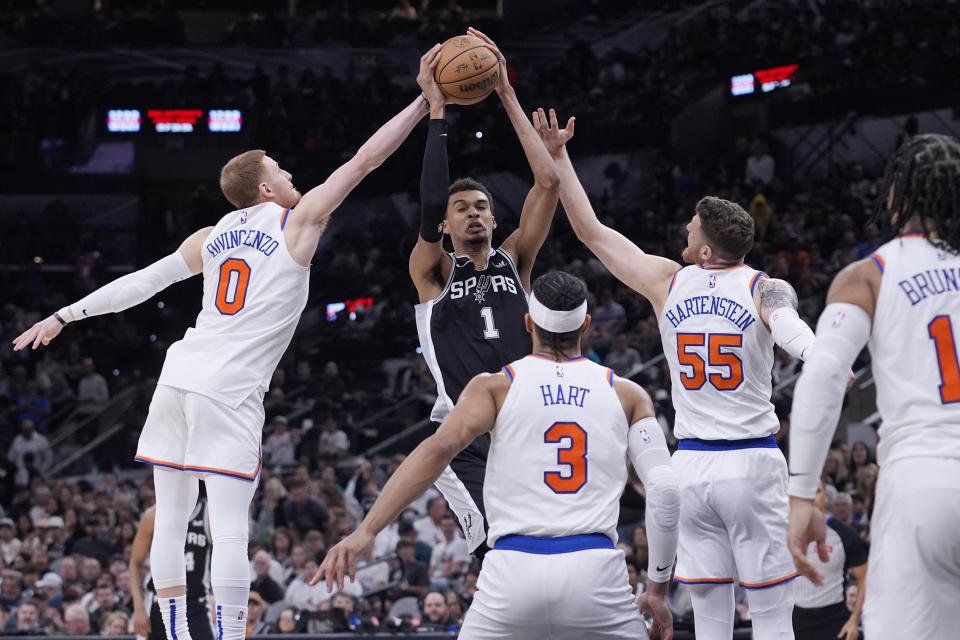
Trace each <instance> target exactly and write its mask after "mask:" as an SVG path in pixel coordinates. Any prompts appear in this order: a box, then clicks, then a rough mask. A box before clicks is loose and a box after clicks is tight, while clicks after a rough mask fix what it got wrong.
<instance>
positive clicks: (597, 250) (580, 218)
mask: <svg viewBox="0 0 960 640" xmlns="http://www.w3.org/2000/svg"><path fill="white" fill-rule="evenodd" d="M541 112H542V110H541ZM572 124H573V122H572V121H570V122H568V126H572ZM534 127H535V128H536V130H537V132H538V133H539V134H540V137H541V139H542V140H543V144H544V146H545V147H546V148H547V150H548V151H550V155H551V157H552V159H553V161H554V162H555V163H556V164H557V170H558V174H559V176H560V202H562V203H563V208H564V211H566V213H567V219H568V220H569V221H570V226H571V227H573V230H574V232H575V233H576V234H577V238H579V239H580V241H581V242H583V243H584V244H585V245H587V248H588V249H590V251H591V252H593V254H594V255H595V256H597V258H599V260H600V262H602V263H603V266H605V267H606V268H607V269H609V270H610V272H611V273H612V274H613V275H614V276H616V277H617V279H618V280H620V282H622V283H624V284H625V285H627V286H628V287H630V288H631V289H633V290H634V291H636V292H637V293H639V294H640V295H642V296H643V297H645V298H646V299H647V300H649V301H650V304H652V305H653V307H654V310H655V311H656V312H657V315H658V316H659V314H660V310H661V309H662V308H663V304H664V302H666V299H667V293H668V292H667V289H668V287H669V284H670V280H671V279H672V278H673V275H674V274H675V273H676V272H677V271H678V270H679V269H680V265H679V264H677V263H676V262H674V261H673V260H670V259H668V258H663V257H661V256H653V255H650V254H648V253H645V252H644V251H643V250H642V249H640V247H638V246H637V245H635V244H634V243H633V242H631V241H630V240H628V239H627V238H626V237H625V236H624V235H623V234H621V233H620V232H618V231H616V230H615V229H611V228H610V227H608V226H606V225H604V224H603V223H601V222H600V220H598V219H597V214H596V212H594V210H593V205H591V204H590V199H589V198H588V197H587V192H586V191H584V189H583V185H582V184H581V183H580V180H579V178H577V172H576V170H575V169H574V168H573V163H572V162H571V161H570V156H569V154H568V153H567V149H566V141H565V140H562V138H563V137H564V136H565V135H566V133H565V131H566V130H565V129H558V128H557V127H556V124H555V120H552V121H551V122H549V123H548V122H546V121H545V120H544V119H541V118H538V119H537V120H535V121H534Z"/></svg>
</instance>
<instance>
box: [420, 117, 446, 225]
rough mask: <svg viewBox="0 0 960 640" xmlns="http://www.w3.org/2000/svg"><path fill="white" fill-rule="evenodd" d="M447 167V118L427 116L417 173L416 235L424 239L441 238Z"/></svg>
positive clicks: (444, 213) (444, 209)
mask: <svg viewBox="0 0 960 640" xmlns="http://www.w3.org/2000/svg"><path fill="white" fill-rule="evenodd" d="M449 188H450V168H449V167H448V166H447V121H446V120H443V119H442V118H437V119H431V120H430V125H429V127H428V129H427V145H426V148H424V150H423V168H422V169H421V172H420V237H421V238H423V239H424V240H426V241H427V242H440V240H442V239H443V230H442V225H443V218H444V216H445V215H446V213H447V200H448V199H449V194H448V190H449Z"/></svg>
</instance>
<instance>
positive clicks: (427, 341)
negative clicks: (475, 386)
mask: <svg viewBox="0 0 960 640" xmlns="http://www.w3.org/2000/svg"><path fill="white" fill-rule="evenodd" d="M450 258H451V259H452V260H453V267H452V268H451V270H450V278H449V280H448V281H447V286H446V287H445V288H444V290H443V293H441V294H440V296H439V297H437V298H436V299H435V300H430V301H428V302H423V303H420V304H418V305H417V307H416V312H417V332H418V334H419V336H420V347H421V349H422V350H423V356H424V358H425V359H426V361H427V366H428V367H429V368H430V373H432V374H433V378H434V380H436V381H437V391H438V394H437V404H436V405H435V406H434V408H433V413H432V415H431V419H433V420H434V421H436V422H440V421H442V420H443V418H444V417H445V416H446V415H447V413H449V411H450V409H452V408H453V405H454V404H455V403H456V401H457V398H459V397H460V392H461V391H463V387H464V386H466V384H467V383H468V382H469V381H470V379H471V378H473V376H475V375H477V374H478V373H484V372H487V373H489V372H493V371H498V370H499V369H500V368H501V367H502V366H503V365H505V364H506V363H508V362H512V361H513V360H516V359H518V358H522V357H523V356H524V355H525V354H527V353H530V334H528V333H527V332H526V329H525V328H524V326H523V316H524V314H525V313H526V312H527V294H526V292H524V290H523V287H522V286H521V284H520V276H519V274H518V273H517V269H516V266H515V265H514V263H513V259H512V258H511V257H510V255H509V254H508V253H507V252H506V251H504V250H503V249H497V250H495V251H491V252H490V255H489V256H488V257H487V264H486V267H485V268H483V269H479V270H478V269H476V268H475V267H474V264H473V262H472V261H471V260H470V258H468V257H467V256H455V255H453V254H450Z"/></svg>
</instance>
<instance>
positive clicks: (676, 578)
mask: <svg viewBox="0 0 960 640" xmlns="http://www.w3.org/2000/svg"><path fill="white" fill-rule="evenodd" d="M673 580H674V582H679V583H681V584H733V578H681V577H680V576H677V575H675V576H673Z"/></svg>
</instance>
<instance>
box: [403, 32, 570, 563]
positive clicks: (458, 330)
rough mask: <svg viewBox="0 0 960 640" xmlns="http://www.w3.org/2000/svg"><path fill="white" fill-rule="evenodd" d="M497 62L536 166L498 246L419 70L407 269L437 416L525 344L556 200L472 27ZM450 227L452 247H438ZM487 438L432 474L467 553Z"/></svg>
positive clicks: (480, 517) (475, 536)
mask: <svg viewBox="0 0 960 640" xmlns="http://www.w3.org/2000/svg"><path fill="white" fill-rule="evenodd" d="M470 34H471V35H473V36H476V37H478V38H481V39H483V40H484V41H485V42H486V43H487V45H488V46H489V47H490V49H491V51H492V52H493V53H494V54H495V55H496V56H497V59H498V60H499V63H500V73H499V81H498V84H497V87H496V91H497V94H498V95H499V96H500V100H501V101H502V102H503V106H504V108H505V109H506V111H507V115H508V116H509V117H510V122H511V123H512V124H513V128H514V130H515V131H516V133H517V137H518V138H519V139H520V144H521V145H522V146H523V151H524V153H525V154H526V156H527V161H528V162H529V163H530V168H531V169H532V170H533V179H534V183H533V187H532V188H531V189H530V192H529V193H528V194H527V198H526V200H525V201H524V203H523V209H522V211H521V213H520V225H519V227H518V228H517V230H516V231H514V232H513V233H512V234H510V236H509V237H508V238H507V239H506V240H505V241H504V243H503V244H502V245H501V246H500V247H499V248H498V249H496V250H494V249H493V246H492V241H493V230H494V229H495V228H496V226H497V223H496V220H495V219H494V215H493V201H492V199H491V196H490V192H489V191H487V188H486V187H484V186H483V185H482V184H480V183H479V182H477V181H476V180H473V179H472V178H461V179H459V180H457V181H456V182H454V183H453V184H450V177H449V170H448V167H447V123H446V121H445V120H444V119H443V118H444V104H445V98H444V95H443V93H442V92H441V91H440V88H439V87H438V86H437V84H436V82H435V81H434V79H433V76H430V77H424V76H420V78H419V81H420V86H421V87H422V88H423V92H424V95H425V96H426V97H427V100H428V101H429V103H430V130H429V133H428V134H427V143H426V149H425V150H424V154H423V173H422V175H421V178H420V200H421V203H420V206H421V221H420V235H419V237H418V238H417V244H416V246H415V247H414V248H413V252H412V253H411V254H410V277H411V278H412V279H413V283H414V285H415V286H416V288H417V294H418V295H419V298H420V303H419V304H418V305H417V307H416V314H417V332H418V333H419V336H420V346H421V348H422V349H423V356H424V358H425V360H426V362H427V365H428V366H429V368H430V372H431V373H432V374H433V377H434V380H436V382H437V402H436V405H435V406H434V408H433V412H432V414H431V416H430V417H431V419H432V420H433V421H434V423H436V424H437V425H439V424H440V423H441V422H442V421H443V419H444V418H445V417H446V415H447V413H449V412H450V409H452V408H453V405H454V403H456V401H457V398H459V397H460V392H461V391H462V390H463V388H464V386H466V384H467V382H469V381H470V379H471V378H472V377H473V376H475V375H477V374H478V373H482V372H491V371H499V370H500V368H501V367H502V366H503V365H505V364H507V363H508V362H512V361H513V360H516V359H517V358H521V357H523V356H524V355H525V354H527V353H529V352H530V336H529V335H528V334H527V333H526V332H525V331H524V330H523V315H524V314H525V313H526V312H527V292H528V291H530V274H531V272H532V270H533V263H534V260H535V259H536V257H537V252H538V251H539V250H540V247H541V245H543V241H544V240H545V239H546V237H547V233H548V232H549V230H550V223H551V222H552V220H553V214H554V212H555V211H556V208H557V176H556V171H555V169H554V167H553V163H552V162H551V161H550V156H549V155H548V154H547V152H546V151H545V150H544V148H543V145H542V144H541V143H540V139H539V137H538V136H537V132H536V131H535V130H534V129H533V126H532V125H531V124H530V121H529V120H528V119H527V117H526V115H525V113H524V111H523V107H521V106H520V102H519V101H518V100H517V95H516V93H515V92H514V90H513V87H512V86H511V85H510V81H509V80H508V79H507V67H506V61H505V60H504V58H503V54H501V53H500V51H499V50H498V49H497V48H496V46H495V45H494V44H493V41H492V40H490V39H489V38H487V37H486V36H485V35H483V34H482V33H480V32H479V31H476V30H473V29H471V30H470ZM444 234H446V235H449V236H450V240H451V242H452V244H453V252H452V253H447V252H446V251H444V248H443V236H444ZM489 446H490V437H489V436H488V435H487V434H482V435H480V436H479V437H478V438H477V441H476V442H474V443H472V444H471V445H470V446H469V447H467V448H465V449H464V450H463V451H462V452H460V453H459V454H458V455H457V456H456V457H455V458H454V459H453V461H452V462H451V463H450V468H448V469H446V470H445V471H444V473H443V474H442V475H441V476H440V479H439V480H437V487H438V488H439V489H440V491H441V492H442V493H443V495H444V497H445V498H446V499H447V502H448V503H449V504H450V507H451V508H452V509H453V511H454V513H456V515H457V518H458V519H459V521H460V527H461V529H462V530H463V533H464V536H465V537H466V539H467V546H468V548H469V549H470V551H471V552H475V553H477V554H478V555H482V553H483V551H484V550H485V549H486V547H484V546H481V545H482V543H483V540H484V537H485V535H486V533H485V529H486V527H485V525H484V508H483V476H484V470H485V469H486V460H487V449H488V448H489Z"/></svg>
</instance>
